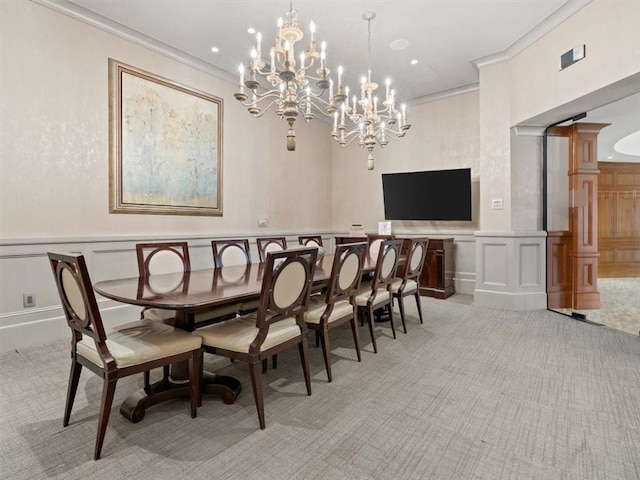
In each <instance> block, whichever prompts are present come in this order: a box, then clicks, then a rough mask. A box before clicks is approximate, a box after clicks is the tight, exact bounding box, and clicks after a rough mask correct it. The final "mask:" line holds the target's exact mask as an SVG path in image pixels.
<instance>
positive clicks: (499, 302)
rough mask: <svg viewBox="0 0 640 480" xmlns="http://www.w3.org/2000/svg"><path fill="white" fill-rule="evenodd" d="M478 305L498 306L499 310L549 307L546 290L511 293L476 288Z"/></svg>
mask: <svg viewBox="0 0 640 480" xmlns="http://www.w3.org/2000/svg"><path fill="white" fill-rule="evenodd" d="M473 304H474V306H476V307H486V308H497V309H498V310H515V311H524V310H544V309H546V308H547V294H546V293H544V292H542V293H541V292H532V293H523V292H518V293H511V292H496V291H489V290H479V289H476V290H474V292H473Z"/></svg>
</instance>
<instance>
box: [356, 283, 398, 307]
mask: <svg viewBox="0 0 640 480" xmlns="http://www.w3.org/2000/svg"><path fill="white" fill-rule="evenodd" d="M370 297H371V287H370V286H369V288H368V289H366V290H364V291H360V292H358V295H356V305H357V306H359V307H366V306H367V302H369V298H370ZM390 298H391V293H389V290H387V289H386V287H385V288H378V289H377V290H376V292H375V297H374V298H373V300H372V303H371V304H372V305H373V306H374V307H376V306H378V305H380V304H386V303H389V301H390Z"/></svg>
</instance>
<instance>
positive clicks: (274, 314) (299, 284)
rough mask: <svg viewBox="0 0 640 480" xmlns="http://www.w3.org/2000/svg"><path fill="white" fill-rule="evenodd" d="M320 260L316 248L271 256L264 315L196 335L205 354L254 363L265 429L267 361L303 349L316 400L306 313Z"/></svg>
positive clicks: (260, 310)
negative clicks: (264, 362)
mask: <svg viewBox="0 0 640 480" xmlns="http://www.w3.org/2000/svg"><path fill="white" fill-rule="evenodd" d="M316 257H317V249H316V248H297V249H291V250H284V251H280V252H269V253H268V254H267V258H266V262H265V264H264V265H265V267H266V268H265V270H264V275H263V277H262V289H261V293H260V306H259V308H258V311H257V312H255V313H252V314H249V315H244V316H240V317H238V318H236V319H234V320H229V321H227V322H222V323H217V324H214V325H209V326H207V327H204V328H200V329H198V330H196V331H195V332H193V334H194V335H198V336H199V337H201V338H202V348H203V350H204V351H206V352H209V353H213V354H216V355H221V356H223V357H228V358H233V359H235V360H237V361H243V362H247V363H248V364H249V373H250V375H251V385H252V387H253V396H254V400H255V403H256V409H257V411H258V419H259V422H260V428H261V429H264V428H265V415H264V393H263V388H262V379H261V375H260V362H261V361H262V360H263V359H266V358H268V357H270V356H271V355H273V354H275V353H278V352H281V351H283V350H285V349H288V348H291V347H293V346H296V345H297V346H298V350H299V353H300V361H301V363H302V370H303V373H304V379H305V383H306V387H307V394H308V395H311V377H310V372H309V361H308V346H307V339H306V334H307V326H306V324H305V322H304V312H306V311H307V309H308V308H309V294H310V292H311V285H312V283H313V273H314V269H315V264H316Z"/></svg>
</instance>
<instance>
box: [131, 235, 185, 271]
mask: <svg viewBox="0 0 640 480" xmlns="http://www.w3.org/2000/svg"><path fill="white" fill-rule="evenodd" d="M136 255H137V256H138V275H140V276H141V277H146V276H148V275H153V274H159V273H174V272H188V271H190V270H191V260H189V246H188V245H187V242H164V243H138V244H136Z"/></svg>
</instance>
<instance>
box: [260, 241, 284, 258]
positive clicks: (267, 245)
mask: <svg viewBox="0 0 640 480" xmlns="http://www.w3.org/2000/svg"><path fill="white" fill-rule="evenodd" d="M256 243H257V244H258V254H259V255H260V263H264V262H266V261H267V253H269V252H278V251H280V250H286V249H287V239H286V238H285V237H258V238H256Z"/></svg>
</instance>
